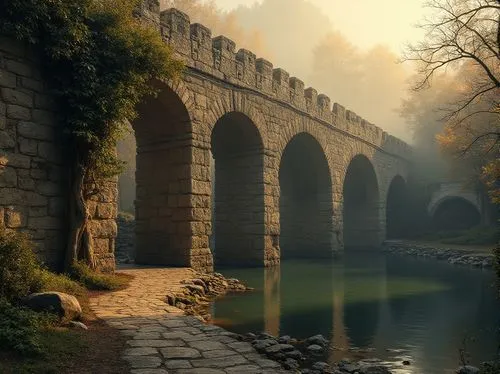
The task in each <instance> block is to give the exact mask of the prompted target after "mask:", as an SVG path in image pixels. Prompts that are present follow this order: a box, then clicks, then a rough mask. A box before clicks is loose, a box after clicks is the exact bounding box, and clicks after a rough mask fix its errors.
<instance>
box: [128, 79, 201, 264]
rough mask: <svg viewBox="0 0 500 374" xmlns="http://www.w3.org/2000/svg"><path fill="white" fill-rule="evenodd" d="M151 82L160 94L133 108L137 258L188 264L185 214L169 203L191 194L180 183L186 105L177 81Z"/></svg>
mask: <svg viewBox="0 0 500 374" xmlns="http://www.w3.org/2000/svg"><path fill="white" fill-rule="evenodd" d="M155 85H157V87H158V88H160V89H161V91H160V93H159V94H158V96H156V97H148V98H147V99H145V100H144V101H143V102H142V103H141V104H140V105H139V106H138V118H137V119H136V120H135V121H134V122H133V124H132V126H133V129H134V131H135V135H136V141H137V156H136V157H137V158H136V160H137V170H136V185H137V192H136V202H135V206H136V207H135V208H136V220H137V222H136V226H137V239H136V247H137V250H136V251H137V254H136V262H137V263H145V264H157V265H159V264H166V265H180V266H191V263H190V260H189V259H190V250H191V245H189V244H187V243H189V241H190V234H187V232H189V231H188V228H189V224H190V223H189V221H188V220H187V219H186V220H183V221H180V220H179V218H178V217H183V216H185V214H184V210H185V208H182V207H179V205H178V204H173V202H174V201H177V200H178V199H179V197H180V196H182V195H184V196H185V195H187V194H189V193H190V192H191V191H190V187H189V184H186V183H181V179H182V176H184V175H185V176H188V175H189V172H190V168H191V165H190V162H191V149H190V146H189V142H186V140H187V139H189V138H190V134H191V133H192V122H191V118H190V115H189V111H188V107H189V105H191V104H190V99H189V98H188V97H187V94H186V92H185V88H184V87H183V85H182V84H181V83H176V84H174V85H172V86H168V85H167V84H164V83H159V82H156V83H155ZM202 247H203V246H202ZM205 247H208V242H207V245H206V246H205Z"/></svg>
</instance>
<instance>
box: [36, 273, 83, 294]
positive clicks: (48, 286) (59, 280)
mask: <svg viewBox="0 0 500 374" xmlns="http://www.w3.org/2000/svg"><path fill="white" fill-rule="evenodd" d="M36 289H37V291H38V292H46V291H54V292H64V293H67V294H70V295H74V296H76V297H81V296H84V295H85V294H86V290H85V288H84V287H83V286H82V285H80V284H79V283H77V282H75V281H74V280H72V279H70V278H69V277H68V276H67V275H63V274H55V273H52V272H50V271H48V270H45V269H43V270H41V271H40V276H39V284H38V285H37V287H36Z"/></svg>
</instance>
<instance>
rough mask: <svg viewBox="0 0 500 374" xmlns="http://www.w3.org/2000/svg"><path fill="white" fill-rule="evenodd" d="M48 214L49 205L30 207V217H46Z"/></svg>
mask: <svg viewBox="0 0 500 374" xmlns="http://www.w3.org/2000/svg"><path fill="white" fill-rule="evenodd" d="M46 215H47V207H30V209H29V212H28V216H29V217H44V216H46Z"/></svg>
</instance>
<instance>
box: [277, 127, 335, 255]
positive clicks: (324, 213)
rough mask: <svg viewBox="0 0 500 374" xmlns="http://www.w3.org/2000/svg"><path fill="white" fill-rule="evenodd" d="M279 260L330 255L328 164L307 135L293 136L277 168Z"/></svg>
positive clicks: (330, 222) (330, 224)
mask: <svg viewBox="0 0 500 374" xmlns="http://www.w3.org/2000/svg"><path fill="white" fill-rule="evenodd" d="M279 184H280V227H281V234H280V247H281V250H282V256H281V257H282V258H285V259H286V258H293V257H295V258H297V257H310V258H311V257H330V256H331V255H332V230H333V225H332V217H333V204H332V184H331V176H330V170H329V167H328V161H327V159H326V157H325V154H324V151H323V149H322V147H321V145H320V144H319V142H318V141H317V140H316V139H315V138H314V137H313V136H312V135H310V134H308V133H305V132H302V133H299V134H297V135H295V136H294V137H293V138H292V139H291V140H290V142H289V143H288V144H287V145H286V147H285V149H284V151H283V154H282V157H281V161H280V166H279Z"/></svg>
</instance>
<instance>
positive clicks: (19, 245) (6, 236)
mask: <svg viewBox="0 0 500 374" xmlns="http://www.w3.org/2000/svg"><path fill="white" fill-rule="evenodd" d="M40 274H41V267H40V265H39V263H38V261H37V258H36V255H35V253H34V252H33V245H32V244H31V243H30V241H29V240H28V237H27V236H26V235H24V234H21V233H18V232H11V231H6V230H3V229H0V298H5V299H6V300H10V301H15V300H19V299H20V298H22V297H24V296H27V295H28V294H30V293H32V292H36V291H38V289H39V287H40V282H41V280H40Z"/></svg>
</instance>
